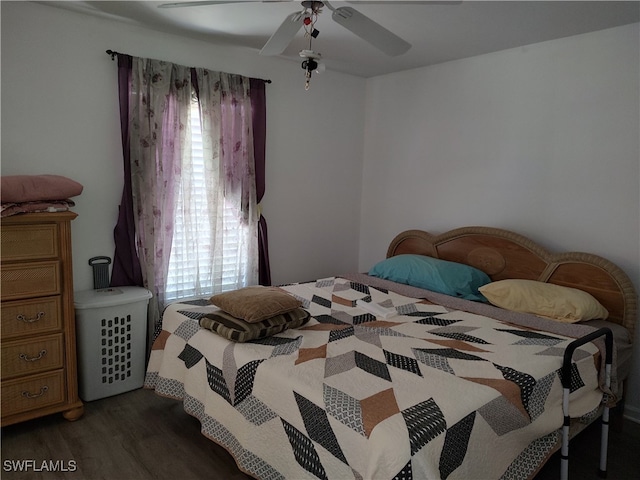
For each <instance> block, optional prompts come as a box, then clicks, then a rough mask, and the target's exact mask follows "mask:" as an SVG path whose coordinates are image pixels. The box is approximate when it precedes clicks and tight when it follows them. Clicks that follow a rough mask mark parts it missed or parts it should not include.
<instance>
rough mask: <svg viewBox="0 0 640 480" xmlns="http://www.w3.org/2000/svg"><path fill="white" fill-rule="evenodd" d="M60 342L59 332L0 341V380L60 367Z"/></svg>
mask: <svg viewBox="0 0 640 480" xmlns="http://www.w3.org/2000/svg"><path fill="white" fill-rule="evenodd" d="M62 342H63V337H62V334H61V333H57V334H55V335H47V336H43V337H35V338H27V339H23V340H15V341H13V342H2V380H6V379H8V378H12V377H17V376H19V375H30V374H32V373H40V372H45V371H47V370H55V369H57V368H62V366H63V360H64V353H63V352H64V350H63V348H64V346H63V343H62Z"/></svg>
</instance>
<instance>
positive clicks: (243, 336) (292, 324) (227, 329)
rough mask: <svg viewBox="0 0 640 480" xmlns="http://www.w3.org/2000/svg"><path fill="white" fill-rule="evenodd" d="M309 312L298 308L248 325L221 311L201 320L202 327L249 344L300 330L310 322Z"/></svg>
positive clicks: (209, 314) (229, 338)
mask: <svg viewBox="0 0 640 480" xmlns="http://www.w3.org/2000/svg"><path fill="white" fill-rule="evenodd" d="M309 317H310V315H309V312H307V311H306V310H303V309H302V308H296V309H294V310H291V311H289V312H286V313H281V314H280V315H275V316H273V317H270V318H267V319H264V320H262V321H260V322H254V323H248V322H245V321H244V320H243V319H241V318H237V317H234V316H232V315H229V314H228V313H227V312H224V311H222V310H219V311H217V312H215V313H208V314H207V315H205V316H204V317H202V318H200V326H201V327H202V328H207V329H209V330H211V331H212V332H213V333H217V334H218V335H220V336H221V337H224V338H226V339H228V340H232V341H234V342H239V343H242V342H248V341H250V340H256V339H258V338H264V337H269V336H271V335H275V334H276V333H280V332H283V331H285V330H287V329H288V328H298V327H301V326H302V325H304V324H305V323H307V321H309Z"/></svg>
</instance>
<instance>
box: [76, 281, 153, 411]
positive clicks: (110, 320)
mask: <svg viewBox="0 0 640 480" xmlns="http://www.w3.org/2000/svg"><path fill="white" fill-rule="evenodd" d="M150 298H151V292H149V291H148V290H146V289H144V288H141V287H113V288H103V289H99V290H85V291H81V292H75V293H74V300H75V301H74V304H75V308H76V343H77V353H78V390H79V394H80V398H82V399H83V400H85V401H91V400H97V399H99V398H104V397H109V396H112V395H117V394H119V393H123V392H128V391H130V390H135V389H136V388H140V387H142V385H143V383H144V373H145V353H146V341H147V305H148V303H149V299H150Z"/></svg>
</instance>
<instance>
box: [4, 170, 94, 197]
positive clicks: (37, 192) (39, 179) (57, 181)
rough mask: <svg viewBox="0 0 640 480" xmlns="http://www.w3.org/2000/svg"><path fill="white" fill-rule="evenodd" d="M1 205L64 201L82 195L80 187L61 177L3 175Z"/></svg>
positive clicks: (72, 181) (74, 182)
mask: <svg viewBox="0 0 640 480" xmlns="http://www.w3.org/2000/svg"><path fill="white" fill-rule="evenodd" d="M0 182H1V183H2V186H1V188H0V192H1V193H0V195H1V197H2V203H24V202H36V201H40V200H66V199H67V198H70V197H75V196H76V195H80V194H81V193H82V189H83V187H82V185H81V184H79V183H78V182H76V181H75V180H71V179H70V178H67V177H63V176H61V175H3V176H2V178H1V179H0Z"/></svg>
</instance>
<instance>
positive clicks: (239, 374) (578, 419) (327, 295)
mask: <svg viewBox="0 0 640 480" xmlns="http://www.w3.org/2000/svg"><path fill="white" fill-rule="evenodd" d="M386 257H387V258H386V260H383V261H381V262H380V263H379V264H378V265H376V267H378V266H379V265H383V266H384V265H386V264H387V262H388V261H389V262H391V261H393V262H395V261H401V260H402V261H404V260H405V259H409V258H413V257H416V258H419V259H420V260H422V259H436V260H429V261H437V262H445V263H452V264H453V265H455V266H456V267H457V266H459V265H461V266H469V267H471V269H473V270H474V271H475V270H479V271H480V272H481V273H482V274H483V275H486V277H487V278H488V281H489V285H491V286H492V287H493V286H494V285H501V281H505V280H508V281H511V280H512V279H515V280H518V281H520V280H525V281H535V282H536V283H535V285H536V286H537V285H540V284H545V285H557V286H560V287H566V288H570V289H577V290H579V291H580V292H587V293H588V294H589V296H590V297H591V298H593V299H595V301H596V303H597V304H598V305H600V306H601V307H604V308H605V309H606V311H607V312H608V317H607V319H606V320H603V319H598V318H595V319H592V320H585V321H579V322H574V323H566V322H565V321H557V320H550V319H548V318H546V317H541V316H539V315H533V314H531V313H522V312H517V311H514V310H512V309H511V308H509V309H506V308H499V307H497V306H495V304H492V303H490V302H487V297H484V295H482V296H481V298H480V301H473V300H469V299H468V297H467V296H464V295H459V294H458V293H457V292H456V293H455V294H445V293H442V292H441V291H436V290H437V289H436V290H428V289H425V288H423V286H422V284H420V285H421V286H420V287H417V286H416V285H415V284H407V283H412V282H411V281H409V282H407V281H406V279H401V281H402V282H403V283H400V282H399V281H398V279H397V278H395V277H393V275H392V276H385V275H382V274H380V272H378V271H374V269H372V271H370V272H369V273H372V274H373V275H369V274H364V273H350V274H342V275H339V276H336V277H331V278H324V279H318V280H315V281H311V282H302V283H296V284H291V285H282V286H280V287H279V290H280V291H282V292H285V293H286V294H287V295H288V296H290V297H293V298H295V299H296V300H297V301H298V302H299V305H300V310H303V311H304V312H306V314H307V316H306V318H304V320H303V321H297V323H294V322H292V323H291V325H292V327H295V328H288V329H285V330H283V331H281V332H280V333H275V334H273V332H268V334H266V335H264V336H262V338H257V339H254V340H250V341H246V342H238V341H230V340H229V339H227V338H225V336H224V335H221V334H216V333H214V331H212V330H215V328H212V323H211V318H218V317H217V314H219V313H220V312H221V310H220V308H219V306H216V305H213V304H211V303H210V301H209V299H202V300H197V301H191V302H177V303H174V304H172V305H170V306H168V307H167V309H166V311H165V313H164V315H163V323H162V330H161V331H160V333H159V335H158V336H157V338H156V340H155V342H154V344H153V348H152V352H151V356H150V359H149V365H148V368H147V373H146V377H145V387H146V388H149V389H153V390H155V392H156V393H157V394H159V395H162V396H166V397H171V398H175V399H177V400H180V401H182V402H183V404H184V409H185V411H186V412H187V413H189V414H191V415H193V416H194V417H196V418H198V419H199V420H200V422H201V427H202V428H201V431H202V433H203V434H204V435H205V436H207V437H208V438H210V439H211V440H213V441H214V442H216V443H218V444H220V445H222V446H223V447H224V448H225V449H227V450H228V451H229V452H230V453H231V454H232V455H233V457H234V458H235V460H236V463H237V465H238V467H239V468H240V469H241V470H242V471H244V472H246V473H248V474H249V475H251V476H253V477H256V478H260V479H276V478H291V479H296V480H297V479H304V478H327V479H336V478H340V479H343V478H354V479H373V478H375V479H386V478H388V479H391V478H398V479H411V478H416V479H417V478H434V479H435V478H442V479H455V478H515V479H522V478H533V477H534V476H535V474H536V472H537V471H538V470H539V469H540V467H541V466H542V465H543V464H544V463H545V462H546V460H547V459H548V458H549V457H550V456H551V454H552V453H554V452H555V451H556V450H558V449H559V448H560V443H561V428H562V426H563V421H564V420H565V415H564V413H563V406H562V403H563V384H562V381H561V380H562V373H561V371H562V364H563V355H564V352H565V349H566V347H567V345H570V344H571V343H572V342H574V340H575V339H576V338H580V337H584V336H585V335H590V334H593V332H594V331H595V330H596V329H597V328H601V327H603V326H604V327H608V328H610V329H611V331H612V333H613V338H614V344H615V348H613V351H612V353H610V354H609V357H610V358H611V362H612V372H611V375H609V376H608V375H607V374H606V372H605V368H604V361H603V358H604V357H605V356H606V352H605V346H604V343H605V342H603V341H602V339H600V338H598V339H596V340H594V341H593V342H587V343H585V344H584V345H580V346H579V347H577V348H576V349H575V352H574V353H573V355H572V356H571V357H570V360H571V362H570V365H569V367H570V369H569V370H570V380H569V375H568V374H567V375H565V384H566V385H567V395H568V398H569V403H568V407H567V408H568V414H569V415H567V416H566V418H569V417H570V418H571V431H572V434H575V433H576V432H579V431H580V430H581V429H582V428H584V426H585V425H587V424H588V423H590V422H592V421H593V420H594V419H595V418H597V417H598V416H600V415H601V412H602V410H603V406H605V405H606V406H607V407H609V406H612V405H614V404H615V403H616V401H618V400H619V399H620V398H621V396H622V395H623V387H622V386H623V384H624V379H625V378H626V376H627V375H628V372H629V369H630V356H631V349H632V345H631V340H632V339H633V333H634V328H635V325H636V317H637V296H636V293H635V290H634V287H633V285H632V283H631V281H630V280H629V278H628V277H627V275H626V274H625V273H624V272H623V271H622V270H621V269H620V268H619V267H617V266H616V265H614V264H613V263H611V262H610V261H608V260H606V259H604V258H602V257H599V256H596V255H590V254H585V253H575V252H573V253H562V254H554V253H551V252H549V251H547V250H546V249H544V248H542V247H541V246H539V245H538V244H536V243H535V242H533V241H531V240H530V239H528V238H526V237H524V236H521V235H519V234H516V233H514V232H510V231H506V230H502V229H497V228H490V227H465V228H459V229H456V230H452V231H450V232H447V233H443V234H440V235H433V234H430V233H428V232H424V231H420V230H409V231H405V232H402V233H400V234H399V235H397V236H396V237H395V238H394V239H393V240H392V242H391V244H390V245H389V248H388V251H387V256H386ZM374 275H375V276H374ZM507 283H509V282H507ZM474 288H475V287H474ZM484 288H485V287H484V286H483V287H481V288H480V291H481V290H483V289H484ZM486 292H487V295H489V289H486ZM449 293H451V292H449ZM476 293H477V291H476ZM217 326H218V327H219V326H220V324H218V325H217ZM205 327H207V328H205ZM268 328H271V327H270V326H268V327H265V329H268ZM217 331H218V333H220V330H217ZM265 331H266V330H265ZM569 370H567V371H569ZM607 377H610V382H609V381H608V378H607ZM607 411H608V410H607Z"/></svg>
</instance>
